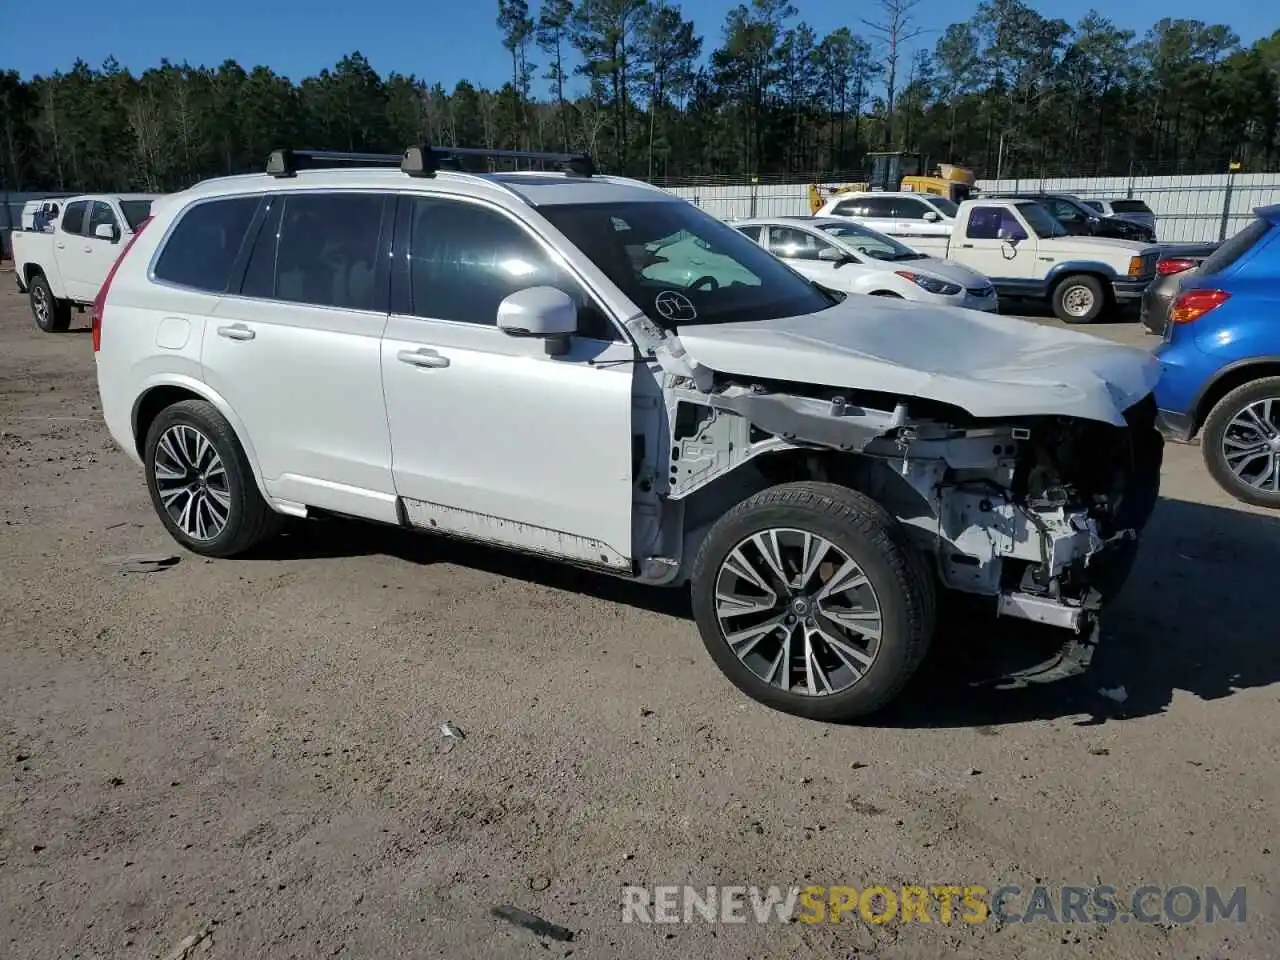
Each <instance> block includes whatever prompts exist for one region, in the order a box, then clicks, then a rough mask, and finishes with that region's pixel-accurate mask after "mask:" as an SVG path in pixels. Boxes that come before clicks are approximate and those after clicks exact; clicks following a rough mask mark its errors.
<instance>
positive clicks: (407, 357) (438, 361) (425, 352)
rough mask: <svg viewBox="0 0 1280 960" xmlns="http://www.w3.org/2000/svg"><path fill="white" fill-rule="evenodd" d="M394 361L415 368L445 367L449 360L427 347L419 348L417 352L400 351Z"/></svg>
mask: <svg viewBox="0 0 1280 960" xmlns="http://www.w3.org/2000/svg"><path fill="white" fill-rule="evenodd" d="M396 359H397V360H399V361H400V362H401V363H411V364H413V365H414V366H415V367H447V366H448V365H449V358H448V357H442V356H440V354H438V353H436V352H435V351H434V350H432V349H430V348H429V347H421V348H419V349H417V350H401V351H400V352H399V353H397V354H396Z"/></svg>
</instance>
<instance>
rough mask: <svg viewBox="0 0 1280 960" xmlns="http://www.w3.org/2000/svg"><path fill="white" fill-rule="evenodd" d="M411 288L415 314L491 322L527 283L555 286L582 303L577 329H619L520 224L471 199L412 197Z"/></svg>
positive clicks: (597, 333)
mask: <svg viewBox="0 0 1280 960" xmlns="http://www.w3.org/2000/svg"><path fill="white" fill-rule="evenodd" d="M409 203H410V207H409V216H410V220H409V288H410V296H411V298H412V300H411V304H410V309H411V310H412V311H413V314H414V316H418V317H428V318H431V319H433V320H455V321H458V322H461V323H475V324H481V325H483V326H492V325H495V324H496V323H497V322H498V305H499V304H500V303H501V302H502V301H503V299H504V298H506V297H508V296H510V295H511V294H513V293H515V292H516V291H517V290H523V289H525V288H526V287H541V286H547V287H555V288H556V289H557V290H563V291H564V292H565V293H567V294H568V295H569V296H570V297H572V298H573V300H574V302H575V303H577V304H578V332H579V334H580V335H581V336H584V337H591V338H594V339H600V340H612V339H615V338H616V330H615V329H614V327H613V324H612V323H610V322H609V321H608V319H607V318H606V317H605V316H604V314H603V313H601V311H600V310H599V308H597V307H595V306H594V305H592V304H591V302H590V300H589V298H588V296H587V293H586V291H585V290H583V288H582V285H581V284H579V283H578V282H577V280H575V279H574V278H573V277H572V276H571V275H569V274H568V273H567V272H565V271H564V270H562V269H561V268H560V267H559V266H557V265H556V264H555V263H553V262H552V261H551V260H550V259H549V258H548V257H547V254H546V252H545V251H544V250H543V249H542V247H541V246H539V245H538V243H537V241H535V240H534V239H533V237H532V236H530V234H529V233H528V231H526V230H525V229H524V228H523V227H521V226H520V225H519V224H517V223H515V222H514V221H513V220H511V219H510V218H509V217H507V216H505V215H503V214H500V213H498V212H496V211H494V210H489V209H487V208H485V207H482V206H479V205H477V204H474V203H459V202H456V201H453V200H434V199H428V198H425V197H415V198H413V199H412V200H410V201H409Z"/></svg>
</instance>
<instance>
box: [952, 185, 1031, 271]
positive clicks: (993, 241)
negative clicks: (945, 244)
mask: <svg viewBox="0 0 1280 960" xmlns="http://www.w3.org/2000/svg"><path fill="white" fill-rule="evenodd" d="M951 259H952V260H955V261H956V262H957V263H962V264H964V265H965V266H966V267H970V268H971V269H973V270H977V271H978V272H979V273H982V274H986V275H987V276H988V277H990V278H991V280H992V281H993V282H995V283H997V284H998V283H999V282H1000V280H1002V279H1011V278H1020V279H1026V278H1030V277H1033V276H1035V270H1036V239H1035V237H1034V236H1033V235H1032V233H1031V231H1030V230H1028V229H1027V226H1026V224H1024V223H1023V222H1022V220H1021V219H1020V218H1019V217H1018V216H1017V214H1016V213H1015V212H1014V211H1013V210H1012V209H1011V208H1010V207H1007V206H1000V205H995V204H993V205H991V206H985V205H981V204H978V205H975V206H974V207H973V208H972V209H970V211H969V217H968V219H967V220H966V221H965V222H964V233H963V235H962V236H958V235H956V234H952V237H951Z"/></svg>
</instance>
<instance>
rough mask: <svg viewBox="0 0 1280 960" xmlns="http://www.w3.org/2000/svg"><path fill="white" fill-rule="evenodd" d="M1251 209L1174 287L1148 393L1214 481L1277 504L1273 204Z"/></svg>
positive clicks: (1278, 244) (1279, 232)
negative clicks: (1196, 445)
mask: <svg viewBox="0 0 1280 960" xmlns="http://www.w3.org/2000/svg"><path fill="white" fill-rule="evenodd" d="M1254 213H1255V214H1256V215H1257V217H1256V219H1255V220H1253V221H1252V222H1251V223H1250V224H1249V225H1248V226H1247V227H1245V228H1244V229H1243V230H1241V231H1240V232H1239V233H1237V234H1236V235H1235V236H1234V237H1232V238H1231V239H1230V240H1228V241H1227V242H1226V243H1224V244H1222V246H1220V247H1219V248H1218V249H1217V250H1216V251H1214V253H1213V254H1212V255H1211V256H1210V257H1209V258H1208V259H1206V260H1205V261H1204V263H1203V264H1201V266H1200V272H1199V273H1198V274H1197V275H1196V276H1194V277H1191V278H1188V280H1187V282H1186V283H1185V284H1184V285H1183V286H1182V288H1181V289H1180V290H1179V291H1178V296H1177V299H1176V300H1175V301H1174V304H1173V309H1172V310H1171V311H1170V313H1169V323H1168V324H1167V325H1166V326H1165V331H1164V343H1163V344H1162V345H1161V346H1160V348H1159V349H1158V350H1157V351H1156V355H1157V356H1158V357H1159V358H1160V363H1161V367H1162V370H1163V373H1162V375H1161V378H1160V382H1159V384H1157V386H1156V401H1157V403H1158V404H1159V406H1160V422H1161V427H1162V429H1163V430H1164V432H1165V434H1166V436H1168V437H1170V438H1171V439H1174V440H1181V441H1187V440H1190V439H1192V438H1193V437H1195V436H1196V435H1197V434H1199V435H1200V446H1201V449H1202V451H1203V453H1204V460H1205V464H1206V465H1207V466H1208V468H1209V473H1210V474H1212V475H1213V479H1214V480H1216V481H1217V482H1218V485H1219V486H1220V487H1222V489H1223V490H1225V491H1226V492H1227V493H1229V494H1231V495H1232V496H1233V497H1235V498H1236V499H1237V500H1242V501H1244V502H1245V503H1251V504H1254V505H1256V506H1260V507H1272V508H1276V509H1280V204H1275V205H1273V206H1269V207H1260V208H1258V209H1257V210H1255V211H1254Z"/></svg>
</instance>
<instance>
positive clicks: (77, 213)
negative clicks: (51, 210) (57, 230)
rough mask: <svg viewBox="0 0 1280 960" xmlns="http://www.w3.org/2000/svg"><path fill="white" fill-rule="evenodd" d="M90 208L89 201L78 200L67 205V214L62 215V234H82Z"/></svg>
mask: <svg viewBox="0 0 1280 960" xmlns="http://www.w3.org/2000/svg"><path fill="white" fill-rule="evenodd" d="M88 207H89V201H87V200H77V201H76V202H75V203H68V204H67V212H66V213H64V214H63V215H62V232H63V233H76V234H78V233H81V232H83V230H84V215H85V211H86V210H87V209H88Z"/></svg>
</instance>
